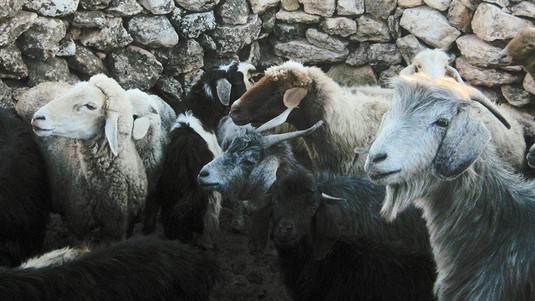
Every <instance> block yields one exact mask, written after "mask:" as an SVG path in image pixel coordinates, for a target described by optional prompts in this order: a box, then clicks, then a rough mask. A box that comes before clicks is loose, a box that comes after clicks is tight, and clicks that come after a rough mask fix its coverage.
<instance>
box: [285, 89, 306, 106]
mask: <svg viewBox="0 0 535 301" xmlns="http://www.w3.org/2000/svg"><path fill="white" fill-rule="evenodd" d="M307 94H308V90H307V89H305V88H303V87H297V88H290V89H288V90H286V92H284V97H283V98H282V101H283V102H284V105H285V106H286V107H287V108H295V107H297V106H298V105H299V103H300V102H301V100H303V98H305V96H307Z"/></svg>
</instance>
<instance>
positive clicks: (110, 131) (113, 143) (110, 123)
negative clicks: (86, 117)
mask: <svg viewBox="0 0 535 301" xmlns="http://www.w3.org/2000/svg"><path fill="white" fill-rule="evenodd" d="M118 122H119V113H117V112H108V116H106V125H105V126H104V133H105V134H106V140H108V144H109V145H110V150H111V152H112V153H113V155H114V156H117V155H118V154H119V137H118V135H119V133H118V131H117V123H118Z"/></svg>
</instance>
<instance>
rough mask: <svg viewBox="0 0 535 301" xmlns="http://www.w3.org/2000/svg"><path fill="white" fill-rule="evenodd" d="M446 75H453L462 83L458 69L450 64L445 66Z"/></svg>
mask: <svg viewBox="0 0 535 301" xmlns="http://www.w3.org/2000/svg"><path fill="white" fill-rule="evenodd" d="M446 75H448V76H451V77H453V78H454V79H455V80H456V81H458V82H459V83H461V84H464V81H463V79H462V78H461V75H460V74H459V71H457V70H456V69H455V68H453V67H452V66H448V67H446Z"/></svg>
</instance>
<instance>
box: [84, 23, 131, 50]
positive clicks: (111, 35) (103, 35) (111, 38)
mask: <svg viewBox="0 0 535 301" xmlns="http://www.w3.org/2000/svg"><path fill="white" fill-rule="evenodd" d="M132 41H134V39H133V38H132V36H131V35H130V34H129V33H128V32H127V31H126V29H124V27H123V23H122V19H121V18H111V19H109V20H108V22H107V26H106V27H104V28H102V29H97V30H93V29H89V30H84V31H83V32H82V33H81V34H80V43H82V45H84V46H88V47H95V48H96V49H98V50H102V51H111V50H114V49H117V48H122V47H125V46H126V45H128V44H130V43H132Z"/></svg>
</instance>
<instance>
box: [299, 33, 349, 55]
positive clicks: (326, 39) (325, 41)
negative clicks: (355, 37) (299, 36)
mask: <svg viewBox="0 0 535 301" xmlns="http://www.w3.org/2000/svg"><path fill="white" fill-rule="evenodd" d="M306 37H307V40H308V42H309V43H310V44H312V45H315V46H318V47H320V48H325V49H328V50H332V51H336V52H342V51H344V49H345V48H346V47H347V45H348V44H349V42H347V41H345V40H342V39H340V38H335V37H332V36H330V35H328V34H326V33H324V32H321V31H319V30H317V29H315V28H309V29H307V31H306Z"/></svg>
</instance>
